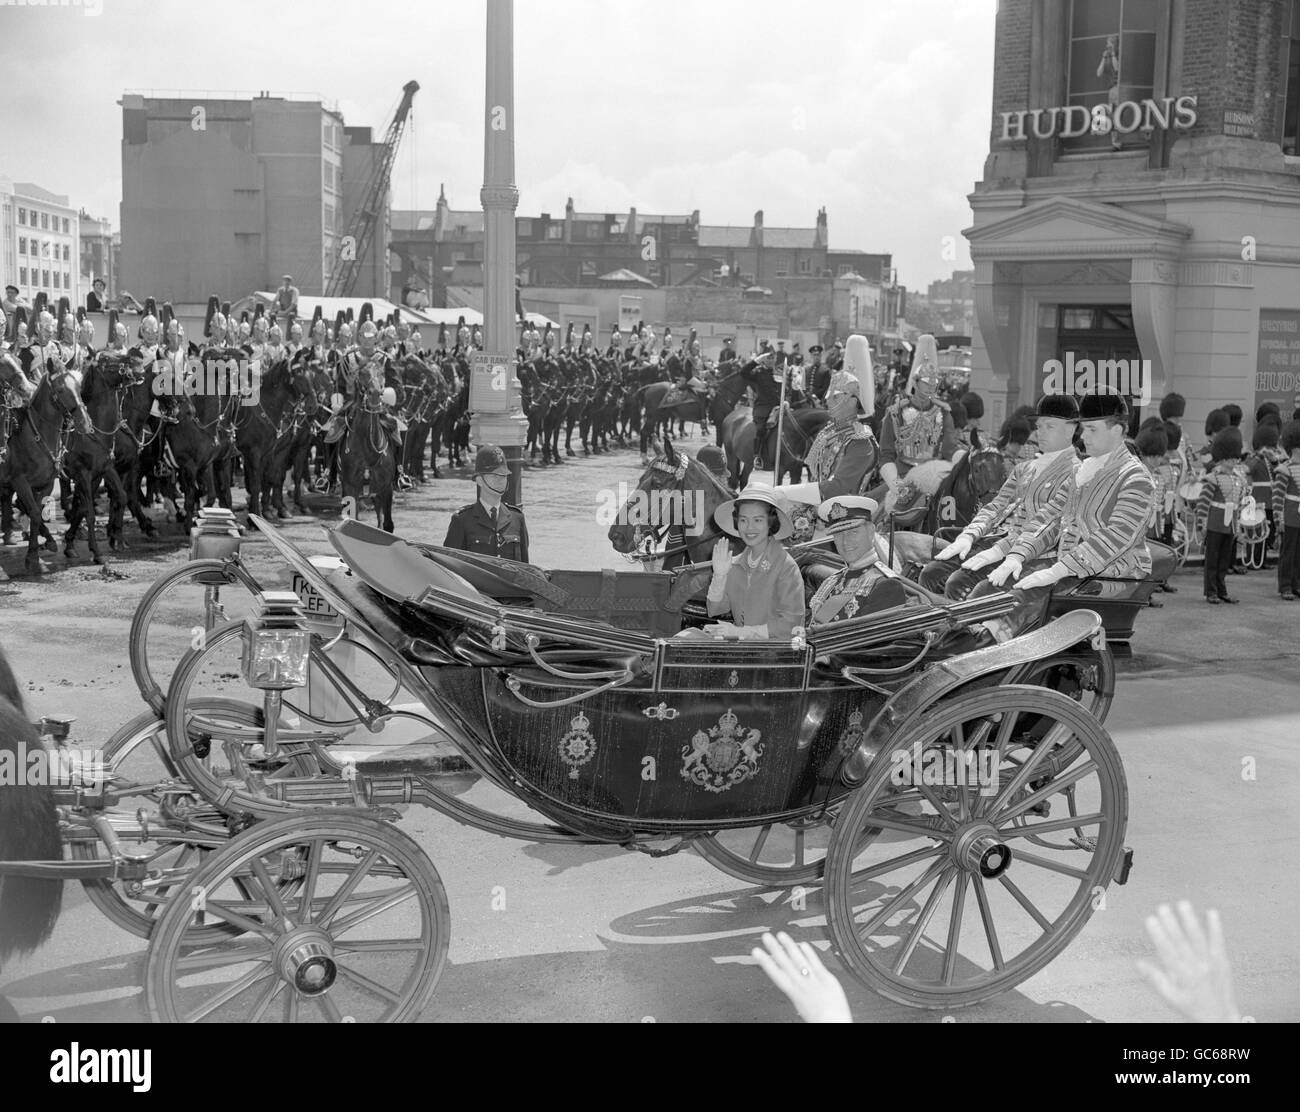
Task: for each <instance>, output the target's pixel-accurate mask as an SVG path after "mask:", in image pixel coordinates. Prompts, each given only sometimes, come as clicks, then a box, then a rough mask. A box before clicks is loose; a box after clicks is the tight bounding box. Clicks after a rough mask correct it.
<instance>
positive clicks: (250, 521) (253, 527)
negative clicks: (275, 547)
mask: <svg viewBox="0 0 1300 1112" xmlns="http://www.w3.org/2000/svg"><path fill="white" fill-rule="evenodd" d="M246 528H249V529H251V530H253V532H254V533H256V532H257V531H258V528H257V522H255V521H254V520H253V518H252V515H251V514H250V515H249V518H248V522H247V524H246Z"/></svg>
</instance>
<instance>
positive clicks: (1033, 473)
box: [960, 448, 1079, 557]
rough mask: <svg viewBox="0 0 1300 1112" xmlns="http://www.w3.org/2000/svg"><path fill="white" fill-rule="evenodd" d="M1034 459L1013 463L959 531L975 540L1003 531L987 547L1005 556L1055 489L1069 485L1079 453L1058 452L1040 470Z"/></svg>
mask: <svg viewBox="0 0 1300 1112" xmlns="http://www.w3.org/2000/svg"><path fill="white" fill-rule="evenodd" d="M1036 462H1037V461H1036V460H1025V461H1023V462H1022V463H1018V464H1016V466H1015V469H1014V470H1013V471H1012V472H1011V474H1010V475H1009V476H1008V477H1007V480H1006V482H1004V483H1003V484H1002V489H1001V490H999V491H998V492H997V494H996V495H994V497H993V500H992V501H991V502H989V503H988V505H986V506H984V507H983V508H982V509H981V510H980V511H979V513H977V514H976V515H975V517H974V520H972V521H971V523H970V524H969V525H967V526H966V528H965V529H963V530H962V531H961V534H960V535H962V536H967V537H970V538H971V539H972V540H973V541H978V540H982V539H983V538H985V537H988V536H992V535H994V534H996V533H1005V534H1006V535H1005V536H1004V537H1002V538H1001V539H999V540H998V541H997V543H996V544H994V545H993V546H992V547H991V548H990V549H989V551H990V552H998V553H1000V554H1001V555H1002V556H1004V557H1005V556H1006V555H1007V553H1008V552H1010V551H1011V546H1012V544H1014V543H1015V542H1016V540H1017V539H1018V538H1019V537H1020V534H1021V532H1022V531H1023V530H1024V528H1025V526H1026V525H1028V524H1029V523H1030V522H1031V521H1033V520H1034V518H1035V517H1037V516H1038V513H1039V511H1040V510H1042V509H1043V508H1044V507H1045V506H1047V504H1048V503H1049V502H1051V500H1052V497H1053V496H1054V495H1055V494H1056V493H1057V492H1058V491H1062V492H1064V491H1065V490H1067V489H1068V488H1069V487H1070V485H1071V482H1070V480H1071V479H1073V478H1074V473H1075V471H1077V470H1078V467H1079V457H1078V455H1077V454H1076V453H1075V451H1074V449H1073V448H1066V449H1065V450H1064V451H1061V452H1057V453H1056V455H1055V456H1054V457H1053V458H1052V459H1051V460H1049V461H1047V464H1046V466H1044V467H1043V468H1042V469H1041V470H1038V469H1036V468H1035V466H1034V464H1035V463H1036Z"/></svg>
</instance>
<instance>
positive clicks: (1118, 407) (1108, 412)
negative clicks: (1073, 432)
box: [1079, 394, 1128, 421]
mask: <svg viewBox="0 0 1300 1112" xmlns="http://www.w3.org/2000/svg"><path fill="white" fill-rule="evenodd" d="M1107 418H1111V419H1115V420H1126V419H1127V418H1128V403H1127V402H1125V401H1124V399H1123V397H1122V396H1121V395H1119V394H1085V395H1084V396H1083V397H1082V398H1080V399H1079V420H1080V421H1102V420H1105V419H1107Z"/></svg>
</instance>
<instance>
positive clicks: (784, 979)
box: [750, 931, 853, 1023]
mask: <svg viewBox="0 0 1300 1112" xmlns="http://www.w3.org/2000/svg"><path fill="white" fill-rule="evenodd" d="M763 946H764V947H765V950H766V952H765V951H764V950H760V949H758V947H755V948H754V949H753V950H751V951H750V954H751V956H752V957H753V958H754V960H755V961H757V962H758V964H759V966H760V967H761V968H762V970H763V972H764V973H766V974H767V975H768V978H769V979H770V980H771V982H772V983H773V984H774V985H776V987H777V988H779V989H780V990H781V991H782V992H784V993H785V995H786V997H787V998H788V999H789V1001H790V1003H791V1004H793V1005H794V1006H795V1010H796V1011H797V1012H798V1013H799V1015H800V1016H802V1017H803V1019H804V1020H805V1021H806V1022H808V1023H852V1022H853V1013H852V1012H850V1011H849V1001H848V998H847V997H846V996H845V995H844V989H843V987H842V986H841V985H840V982H839V981H838V980H837V979H836V977H835V975H834V974H833V973H831V972H830V971H829V970H828V969H827V968H826V966H824V965H823V964H822V960H821V958H820V957H819V956H818V954H817V951H816V949H814V948H813V946H812V945H811V944H810V943H807V942H795V941H794V939H792V938H791V937H790V936H789V935H788V934H786V933H785V931H781V932H780V933H779V934H778V935H776V937H775V938H774V937H773V936H772V934H771V932H768V933H767V934H764V935H763Z"/></svg>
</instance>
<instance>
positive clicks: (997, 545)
mask: <svg viewBox="0 0 1300 1112" xmlns="http://www.w3.org/2000/svg"><path fill="white" fill-rule="evenodd" d="M1078 423H1079V406H1078V403H1077V402H1075V400H1074V398H1072V397H1070V396H1069V395H1052V394H1047V395H1044V396H1043V397H1042V398H1041V399H1040V400H1039V402H1038V406H1037V410H1036V413H1035V425H1036V427H1037V428H1036V431H1037V433H1038V447H1039V449H1040V451H1041V453H1042V454H1041V455H1039V456H1038V458H1037V459H1027V460H1022V461H1020V462H1019V463H1017V464H1016V465H1015V466H1014V468H1013V469H1012V471H1011V474H1010V475H1009V476H1008V477H1007V480H1006V481H1005V482H1004V483H1003V484H1002V488H1001V489H1000V490H999V491H998V493H997V494H996V495H995V496H994V497H993V500H992V501H991V502H989V503H988V504H987V505H985V506H983V507H982V508H981V509H980V511H979V513H977V514H976V515H975V517H974V519H973V520H972V521H971V523H970V524H969V525H967V526H966V528H965V529H963V530H962V531H961V532H960V533H958V534H957V537H956V538H955V539H954V540H953V542H952V543H951V544H949V545H947V546H946V547H945V548H943V549H942V550H940V552H939V553H938V555H936V556H935V558H934V559H933V560H932V561H931V562H930V563H928V564H926V566H925V567H924V569H922V571H921V585H922V586H923V587H925V588H926V590H928V591H932V592H934V593H935V594H944V595H946V596H947V597H948V598H950V599H956V600H961V599H964V598H966V596H967V595H969V594H970V592H971V591H972V590H974V588H975V586H976V584H978V583H979V582H980V581H981V580H983V579H984V578H986V577H987V575H988V569H990V568H992V567H993V566H994V565H995V564H998V563H1001V562H1002V560H1004V559H1005V558H1006V557H1007V555H1008V554H1009V553H1010V552H1011V546H1012V545H1014V544H1015V543H1016V541H1018V540H1019V539H1020V536H1021V534H1022V533H1023V531H1024V530H1025V528H1026V527H1027V526H1028V525H1029V523H1030V522H1032V521H1033V520H1034V519H1035V518H1036V517H1037V516H1038V515H1039V513H1041V512H1043V511H1044V510H1045V509H1046V508H1047V507H1048V506H1050V505H1052V503H1053V499H1055V500H1056V502H1057V504H1059V505H1063V504H1064V501H1065V497H1066V495H1067V494H1068V492H1069V487H1070V483H1071V481H1072V480H1073V478H1074V473H1075V471H1076V470H1077V469H1078V467H1079V458H1078V456H1077V455H1076V454H1075V452H1074V446H1073V440H1074V432H1075V429H1076V427H1077V426H1078ZM1023 428H1024V435H1025V438H1026V440H1027V439H1028V434H1029V427H1028V425H1027V424H1025V425H1023Z"/></svg>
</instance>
